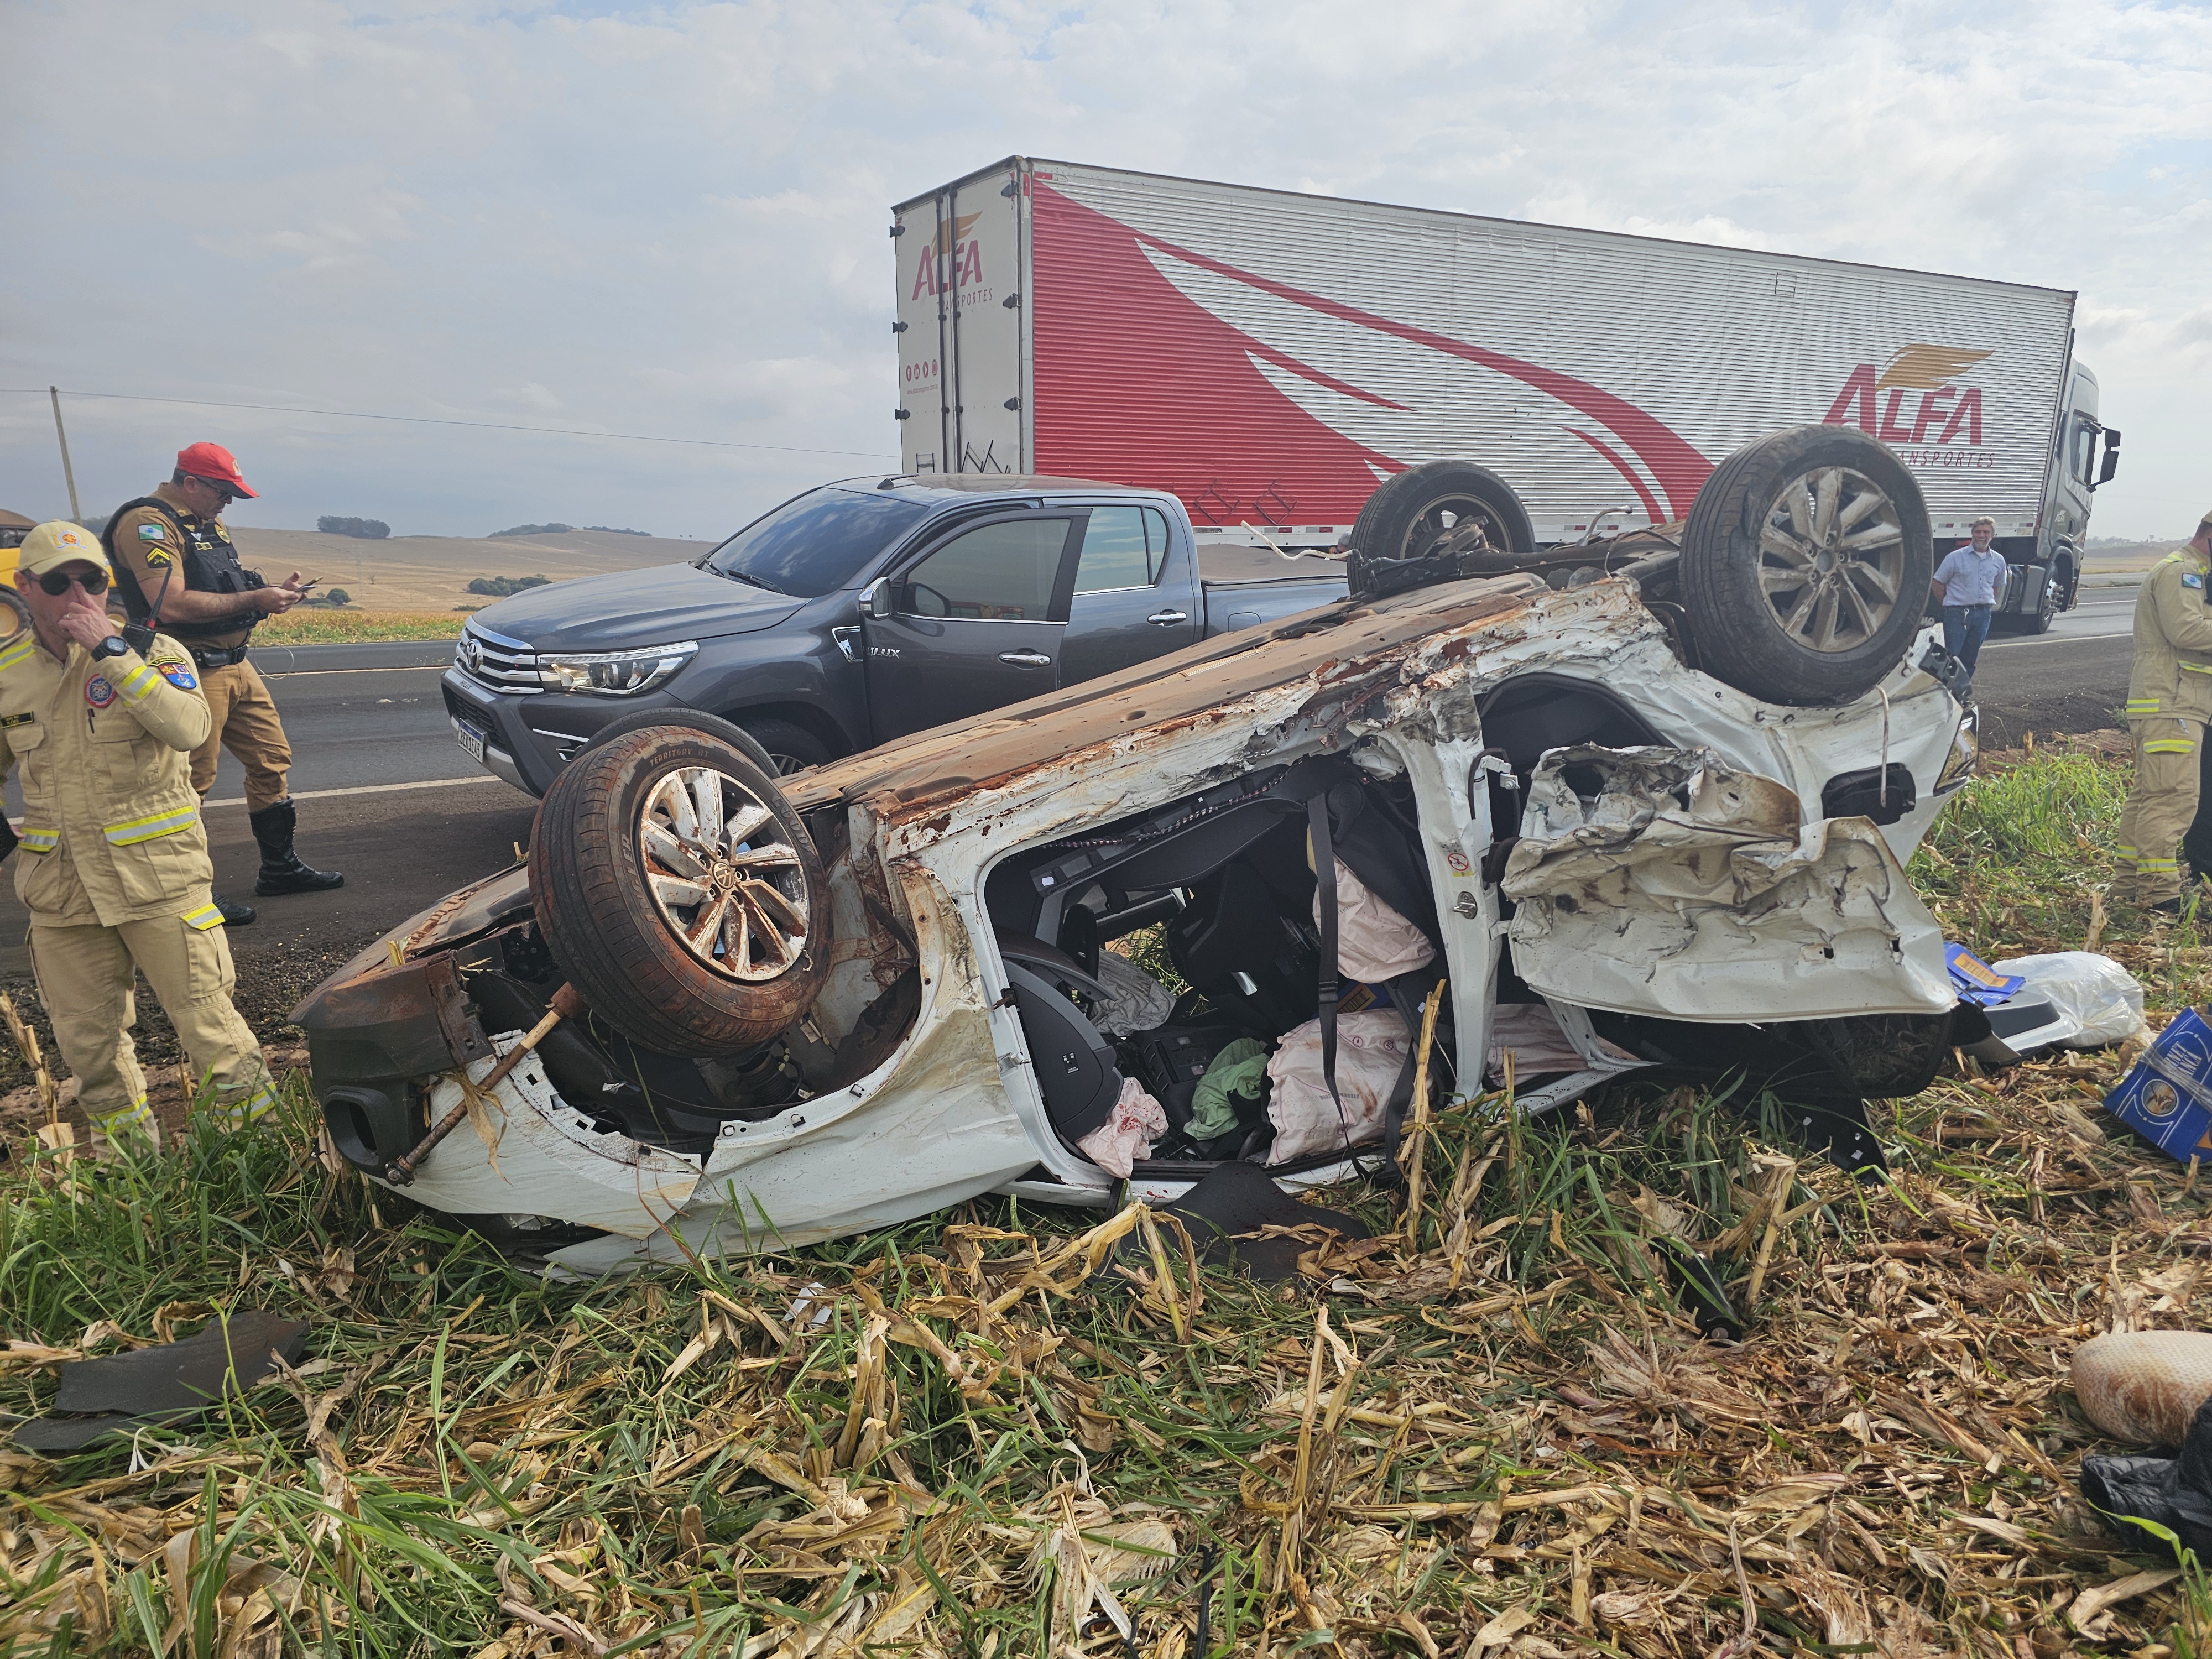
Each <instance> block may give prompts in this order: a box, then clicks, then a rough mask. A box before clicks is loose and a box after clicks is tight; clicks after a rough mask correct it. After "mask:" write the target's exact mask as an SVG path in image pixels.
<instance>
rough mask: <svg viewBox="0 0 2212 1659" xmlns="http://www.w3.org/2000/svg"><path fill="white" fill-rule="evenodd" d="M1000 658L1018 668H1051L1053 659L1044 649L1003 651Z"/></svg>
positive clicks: (1001, 660)
mask: <svg viewBox="0 0 2212 1659" xmlns="http://www.w3.org/2000/svg"><path fill="white" fill-rule="evenodd" d="M999 660H1000V662H1003V663H1008V664H1011V665H1012V666H1014V667H1016V668H1049V667H1051V666H1052V659H1051V658H1050V657H1048V656H1046V655H1045V653H1043V652H1042V651H1001V652H1000V653H999Z"/></svg>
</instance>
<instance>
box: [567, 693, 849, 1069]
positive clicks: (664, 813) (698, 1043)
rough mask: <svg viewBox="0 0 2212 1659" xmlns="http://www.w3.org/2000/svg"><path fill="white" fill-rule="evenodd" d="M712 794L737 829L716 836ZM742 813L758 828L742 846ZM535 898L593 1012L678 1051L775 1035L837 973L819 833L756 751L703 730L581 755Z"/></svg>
mask: <svg viewBox="0 0 2212 1659" xmlns="http://www.w3.org/2000/svg"><path fill="white" fill-rule="evenodd" d="M709 801H711V802H712V807H711V811H713V812H714V813H716V814H719V815H720V817H721V821H722V823H723V825H724V832H723V833H722V834H720V835H714V836H706V835H703V834H702V829H703V828H704V825H703V823H702V817H701V807H702V804H704V803H707V802H709ZM740 815H742V816H743V817H744V818H746V819H748V820H750V824H749V826H748V829H749V833H746V834H745V835H744V839H743V840H741V841H739V842H738V843H737V844H736V846H735V847H732V846H731V845H730V843H729V841H728V836H727V831H728V829H733V828H736V827H738V826H737V823H736V822H735V821H736V820H737V819H738V817H739V816H740ZM710 847H711V848H712V851H711V853H709V852H708V850H707V849H708V848H710ZM530 896H531V899H532V902H533V903H534V904H535V906H536V908H537V912H538V927H539V928H540V930H541V931H542V932H543V933H544V936H545V942H546V945H548V946H549V947H550V949H551V951H552V952H553V957H554V960H555V961H556V963H559V964H560V966H561V969H562V971H563V972H564V973H566V974H567V975H568V981H569V982H570V983H571V984H573V985H574V987H576V989H577V990H578V991H580V992H581V993H582V994H583V996H584V998H585V1000H586V1001H587V1002H588V1003H590V1005H591V1006H592V1012H593V1013H594V1014H596V1015H597V1016H598V1017H599V1018H603V1019H605V1021H607V1023H608V1024H611V1025H612V1026H614V1027H615V1028H616V1029H617V1030H619V1031H621V1032H622V1033H623V1035H624V1036H628V1037H629V1039H630V1040H631V1041H632V1042H639V1043H642V1044H644V1045H645V1046H646V1047H647V1048H654V1049H658V1050H659V1051H660V1052H661V1053H663V1054H680V1055H684V1056H687V1057H690V1058H697V1059H705V1058H708V1057H711V1056H714V1055H719V1054H731V1053H733V1052H735V1051H738V1050H741V1049H745V1048H752V1047H755V1046H757V1044H759V1043H762V1042H766V1041H767V1040H768V1039H769V1038H770V1037H772V1036H775V1034H776V1033H777V1032H779V1031H781V1030H784V1029H785V1028H786V1027H787V1026H788V1025H790V1024H792V1023H793V1021H795V1020H797V1019H798V1018H799V1017H800V1016H801V1015H803V1014H804V1013H805V1012H806V1010H807V1009H808V1008H809V1007H810V1006H811V1005H812V1003H813V1000H814V997H815V994H816V993H817V992H818V991H819V990H820V989H821V987H822V981H823V975H825V974H826V973H827V971H828V968H829V936H828V932H827V929H828V924H829V889H828V885H827V884H826V882H825V880H824V878H823V871H822V860H821V858H820V856H819V855H818V854H817V853H816V851H815V848H814V842H813V839H812V837H811V836H809V835H808V834H807V833H806V829H805V825H804V824H803V823H801V822H800V821H799V815H798V814H797V813H796V812H794V811H793V810H792V808H791V805H790V804H789V803H788V802H787V801H786V800H785V799H784V798H783V794H782V792H781V791H780V790H779V789H777V787H775V782H774V781H772V780H771V779H770V778H769V775H768V774H767V773H766V772H765V771H763V769H761V767H760V766H759V765H758V763H756V762H755V761H754V759H753V758H752V757H751V755H750V754H749V753H748V752H747V751H746V750H744V749H743V748H740V747H739V746H738V745H737V744H732V743H729V742H726V741H725V740H724V739H722V738H718V737H714V736H712V735H709V734H708V733H707V732H699V731H691V730H686V729H684V728H681V727H678V728H675V729H672V730H671V729H667V728H660V729H652V730H643V731H636V732H629V733H627V734H625V735H623V736H622V737H619V738H614V739H613V740H611V741H610V742H608V743H605V744H599V745H596V746H594V747H592V748H590V749H587V750H584V751H583V752H582V753H580V754H579V755H578V756H577V757H576V758H575V759H574V760H573V761H571V762H570V763H568V768H567V769H565V770H564V771H562V774H561V775H560V776H559V777H558V778H556V779H555V780H554V782H553V787H551V788H550V789H549V790H547V791H546V792H545V799H544V803H543V804H542V805H540V806H539V807H538V823H537V827H536V829H534V830H533V831H532V837H531V854H530ZM714 918H720V921H719V923H718V922H717V921H715V920H714ZM694 937H697V938H699V939H702V943H699V944H694V943H692V942H691V939H692V938H694Z"/></svg>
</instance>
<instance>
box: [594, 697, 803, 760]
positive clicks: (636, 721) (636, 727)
mask: <svg viewBox="0 0 2212 1659" xmlns="http://www.w3.org/2000/svg"><path fill="white" fill-rule="evenodd" d="M648 729H651V730H653V731H660V732H666V731H671V730H682V731H686V732H706V733H707V734H708V736H710V737H716V738H721V740H722V741H723V742H724V743H727V744H734V745H735V746H736V747H737V749H738V750H739V751H740V752H741V753H742V754H743V755H744V757H745V758H746V759H747V760H749V761H750V762H751V763H753V764H754V765H755V766H757V767H759V768H760V769H761V770H762V771H763V772H765V773H767V774H768V775H769V776H770V777H774V776H775V775H776V774H777V773H778V772H779V771H781V770H785V769H784V768H780V767H778V766H777V764H776V761H775V757H774V756H773V755H771V754H769V751H768V750H766V749H765V748H763V747H762V745H761V742H760V739H758V738H756V737H754V736H753V734H752V733H751V732H748V731H746V730H745V729H744V727H743V726H739V725H738V724H737V723H736V722H735V721H733V720H724V719H723V718H722V717H721V716H720V714H702V713H700V712H699V710H697V709H696V708H640V709H638V710H636V711H635V712H634V713H632V714H623V715H621V716H619V717H618V718H617V719H614V720H609V721H608V722H607V723H606V724H605V726H601V727H600V728H599V732H598V734H597V735H596V736H594V737H593V738H592V740H591V741H590V742H589V743H587V744H585V745H584V749H585V750H593V749H598V748H600V747H601V746H603V745H605V744H610V743H612V742H613V741H614V740H615V739H616V738H626V737H628V736H629V734H630V733H631V732H643V731H647V730H648Z"/></svg>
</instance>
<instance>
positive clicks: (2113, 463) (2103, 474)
mask: <svg viewBox="0 0 2212 1659" xmlns="http://www.w3.org/2000/svg"><path fill="white" fill-rule="evenodd" d="M2119 470H2120V431H2119V428H2118V427H2112V426H2108V427H2106V428H2105V464H2104V465H2102V466H2100V467H2099V468H2098V469H2097V483H2100V484H2107V483H2112V475H2113V474H2114V473H2115V472H2118V471H2119ZM2089 487H2090V488H2091V489H2095V488H2096V487H2097V484H2092V485H2090V486H2089Z"/></svg>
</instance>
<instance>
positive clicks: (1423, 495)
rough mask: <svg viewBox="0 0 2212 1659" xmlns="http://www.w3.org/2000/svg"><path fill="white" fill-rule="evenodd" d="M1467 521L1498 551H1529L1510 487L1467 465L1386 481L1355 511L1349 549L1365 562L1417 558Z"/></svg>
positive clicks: (1531, 545)
mask: <svg viewBox="0 0 2212 1659" xmlns="http://www.w3.org/2000/svg"><path fill="white" fill-rule="evenodd" d="M1470 516H1472V517H1476V518H1479V519H1480V520H1482V521H1483V533H1484V535H1485V536H1486V537H1487V538H1489V542H1490V544H1491V546H1492V547H1493V548H1495V549H1497V550H1498V551H1500V552H1505V553H1530V552H1534V550H1535V547H1536V532H1535V528H1534V526H1533V525H1531V524H1530V523H1529V521H1528V509H1527V508H1526V507H1522V505H1521V498H1520V497H1519V496H1518V495H1515V494H1514V493H1513V486H1512V485H1510V484H1509V483H1506V482H1505V480H1504V479H1503V478H1501V477H1498V475H1497V474H1496V473H1495V472H1492V471H1491V470H1490V469H1489V468H1488V467H1485V466H1477V465H1475V464H1474V462H1473V461H1430V462H1428V463H1427V464H1426V465H1421V466H1415V467H1408V468H1407V470H1406V471H1403V472H1401V473H1400V474H1398V476H1397V477H1395V478H1390V479H1388V480H1386V481H1385V482H1384V483H1383V485H1382V486H1381V487H1380V488H1379V489H1376V492H1375V493H1374V494H1373V495H1370V496H1369V497H1368V498H1367V505H1366V506H1364V507H1361V508H1360V509H1359V517H1358V519H1357V520H1354V521H1353V523H1352V546H1354V547H1356V548H1358V550H1360V551H1361V552H1362V553H1364V554H1365V555H1366V556H1368V557H1369V558H1370V559H1418V558H1420V557H1421V556H1423V555H1425V553H1427V552H1428V550H1430V549H1431V547H1432V546H1434V545H1435V544H1436V543H1437V541H1439V540H1441V539H1442V538H1443V537H1444V536H1445V535H1446V534H1447V533H1449V532H1450V531H1453V530H1455V529H1457V528H1458V527H1459V526H1460V525H1462V523H1464V522H1465V521H1466V520H1467V519H1468V518H1469V517H1470Z"/></svg>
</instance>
